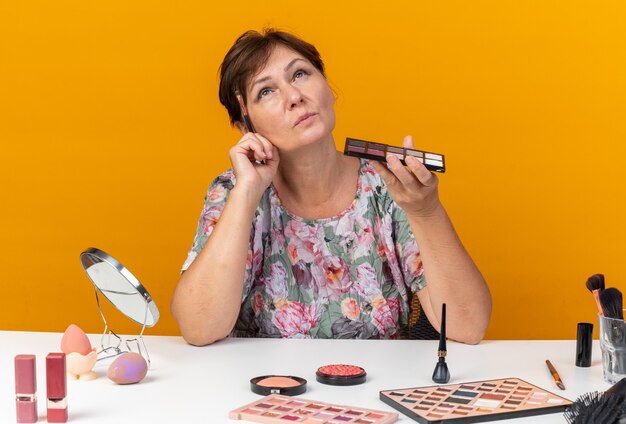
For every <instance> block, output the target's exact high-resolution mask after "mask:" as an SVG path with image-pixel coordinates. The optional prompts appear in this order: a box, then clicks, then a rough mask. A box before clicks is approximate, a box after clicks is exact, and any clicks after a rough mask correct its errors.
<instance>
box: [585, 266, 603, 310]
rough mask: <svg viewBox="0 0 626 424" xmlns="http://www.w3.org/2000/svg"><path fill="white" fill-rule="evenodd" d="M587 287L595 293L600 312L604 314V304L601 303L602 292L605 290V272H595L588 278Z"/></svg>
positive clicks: (594, 296)
mask: <svg viewBox="0 0 626 424" xmlns="http://www.w3.org/2000/svg"><path fill="white" fill-rule="evenodd" d="M586 284H587V289H588V290H589V291H590V292H591V294H592V295H593V298H594V300H595V301H596V305H597V306H598V313H599V314H600V315H601V316H602V315H604V313H603V312H602V305H601V304H600V293H601V292H602V291H603V290H604V274H593V275H592V276H591V277H589V278H587V283H586Z"/></svg>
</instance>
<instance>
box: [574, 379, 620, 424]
mask: <svg viewBox="0 0 626 424" xmlns="http://www.w3.org/2000/svg"><path fill="white" fill-rule="evenodd" d="M625 399H626V378H625V379H622V380H620V381H618V382H617V383H616V384H615V385H614V386H613V387H611V388H610V389H609V390H607V391H606V392H604V393H602V392H591V393H585V394H584V395H582V396H580V397H579V398H578V399H576V401H575V402H574V403H573V404H572V405H571V406H569V407H568V408H567V409H566V410H565V414H564V417H565V419H566V420H567V422H568V423H570V424H599V423H602V424H624V423H626V400H625Z"/></svg>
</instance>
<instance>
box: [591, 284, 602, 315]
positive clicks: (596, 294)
mask: <svg viewBox="0 0 626 424" xmlns="http://www.w3.org/2000/svg"><path fill="white" fill-rule="evenodd" d="M601 291H602V290H600V289H596V290H592V291H591V293H592V294H593V298H594V299H595V301H596V306H597V307H598V315H600V316H601V317H603V316H604V312H603V311H602V303H600V292H601Z"/></svg>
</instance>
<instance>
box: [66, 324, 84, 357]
mask: <svg viewBox="0 0 626 424" xmlns="http://www.w3.org/2000/svg"><path fill="white" fill-rule="evenodd" d="M61 350H62V351H63V353H65V354H66V355H67V354H68V353H72V352H78V353H80V354H81V355H88V354H89V352H91V350H92V349H91V343H90V342H89V339H88V338H87V335H86V334H85V332H84V331H83V330H81V329H80V327H79V326H77V325H75V324H70V326H69V327H67V330H65V333H63V338H62V339H61Z"/></svg>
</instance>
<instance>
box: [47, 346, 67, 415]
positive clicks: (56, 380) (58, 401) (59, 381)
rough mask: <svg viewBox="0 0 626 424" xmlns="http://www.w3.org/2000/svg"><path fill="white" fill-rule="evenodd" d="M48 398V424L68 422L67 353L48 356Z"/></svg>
mask: <svg viewBox="0 0 626 424" xmlns="http://www.w3.org/2000/svg"><path fill="white" fill-rule="evenodd" d="M46 396H47V398H48V404H47V408H48V422H49V423H65V422H67V377H66V370H65V353H49V354H48V356H46Z"/></svg>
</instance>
